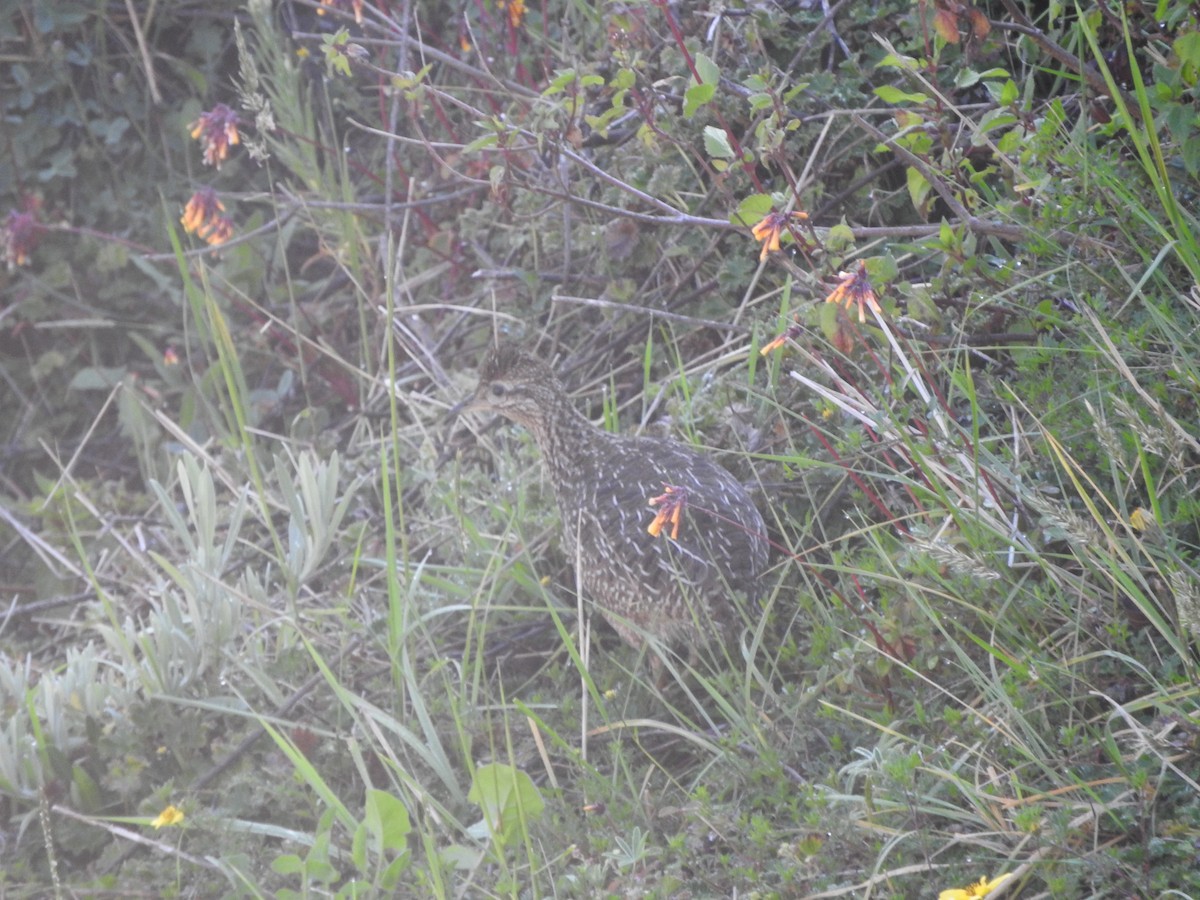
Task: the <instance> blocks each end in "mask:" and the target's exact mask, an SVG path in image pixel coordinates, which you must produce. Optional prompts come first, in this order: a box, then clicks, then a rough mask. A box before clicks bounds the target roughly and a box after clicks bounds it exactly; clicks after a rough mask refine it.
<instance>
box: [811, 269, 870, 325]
mask: <svg viewBox="0 0 1200 900" xmlns="http://www.w3.org/2000/svg"><path fill="white" fill-rule="evenodd" d="M838 278H839V279H841V280H840V281H839V282H838V286H837V287H835V288H834V289H833V291H832V292H831V293H830V295H829V296H828V297H826V298H825V302H826V303H840V304H842V306H844V307H846V309H850V308H851V307H852V306H854V304H856V303H857V304H858V321H859V322H865V321H867V311H866V307H868V306H869V307H870V308H871V312H875V313H877V312H881V310H880V309H879V301H878V300H877V299H876V297H875V289H874V288H873V287H871V279H870V278H868V277H867V266H866V264H865V263H861V262H860V263H859V264H858V268H857V269H855V270H854V271H853V272H838Z"/></svg>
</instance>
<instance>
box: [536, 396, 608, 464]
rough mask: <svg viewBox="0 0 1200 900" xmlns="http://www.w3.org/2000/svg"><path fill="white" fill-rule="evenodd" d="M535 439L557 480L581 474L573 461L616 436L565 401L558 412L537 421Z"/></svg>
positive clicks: (543, 458) (545, 461)
mask: <svg viewBox="0 0 1200 900" xmlns="http://www.w3.org/2000/svg"><path fill="white" fill-rule="evenodd" d="M532 431H533V439H534V441H535V442H536V443H537V445H538V450H539V451H540V453H541V456H542V460H543V461H544V463H545V465H546V468H547V469H548V470H549V471H550V475H551V477H552V479H553V480H555V481H557V480H559V479H561V478H572V477H577V475H576V474H575V472H574V471H573V470H574V469H575V468H576V467H575V466H574V465H573V463H572V460H577V459H578V458H579V457H580V456H581V455H586V454H589V453H592V452H595V450H596V449H598V448H599V447H600V446H602V445H604V444H607V443H608V442H610V441H612V440H613V439H614V436H613V435H612V434H609V433H608V432H607V431H604V430H603V429H601V428H597V427H596V426H595V425H593V424H592V423H591V422H589V421H588V419H587V417H586V416H584V415H583V413H581V412H579V410H577V409H576V408H575V407H574V406H571V404H570V403H564V404H562V405H561V406H560V407H559V408H558V409H556V410H555V414H554V415H552V416H547V417H545V418H544V419H542V420H541V421H539V422H537V423H536V424H535V425H534V427H533V429H532Z"/></svg>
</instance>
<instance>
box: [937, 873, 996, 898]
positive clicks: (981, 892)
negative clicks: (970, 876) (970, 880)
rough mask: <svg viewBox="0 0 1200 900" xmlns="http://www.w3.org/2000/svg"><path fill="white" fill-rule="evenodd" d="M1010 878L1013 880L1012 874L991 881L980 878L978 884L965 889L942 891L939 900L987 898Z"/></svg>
mask: <svg viewBox="0 0 1200 900" xmlns="http://www.w3.org/2000/svg"><path fill="white" fill-rule="evenodd" d="M1010 878H1012V873H1011V872H1006V873H1005V874H1003V875H999V876H997V877H996V878H993V879H992V880H991V881H989V880H988V879H987V878H980V879H979V881H978V882H976V883H975V884H972V885H970V886H968V887H967V888H965V889H964V888H951V889H950V890H948V891H942V892H941V893H940V894H938V900H973V898H975V897H986V896H987V895H988V894H990V893H991V892H992V891H994V890H995V889H996V888H998V887H1000V885H1002V884H1003V883H1004V882H1005V881H1007V880H1008V879H1010Z"/></svg>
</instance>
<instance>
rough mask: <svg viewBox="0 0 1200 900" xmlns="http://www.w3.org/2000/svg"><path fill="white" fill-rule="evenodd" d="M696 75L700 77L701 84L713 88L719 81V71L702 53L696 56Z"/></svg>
mask: <svg viewBox="0 0 1200 900" xmlns="http://www.w3.org/2000/svg"><path fill="white" fill-rule="evenodd" d="M696 73H697V74H698V75H699V76H700V83H701V84H711V85H712V86H713V87H714V88H715V87H716V86H717V83H718V82H720V80H721V70H720V69H719V68H718V67H717V64H716V63H715V62H713V61H712V60H711V59H709V58H708V57H707V56H705V55H704V54H703V53H697V54H696Z"/></svg>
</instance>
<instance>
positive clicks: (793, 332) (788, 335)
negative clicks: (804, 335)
mask: <svg viewBox="0 0 1200 900" xmlns="http://www.w3.org/2000/svg"><path fill="white" fill-rule="evenodd" d="M801 331H803V329H802V328H801V327H800V325H799V323H797V324H795V325H789V326H788V327H787V329H786V330H785V331H784V332H783V334H781V335H779V337H777V338H775V339H774V340H773V341H768V342H767V343H765V344H763V345H762V347H760V348H759V351H758V353H759V355H760V356H766V355H767V354H768V353H770V352H771V351H773V350H778V349H779V348H780V347H782V346H783V345H784V344H786V343H787V342H788V341H790V340H791V339H792V338H794V337H797V336H798V335H799V334H800V332H801Z"/></svg>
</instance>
